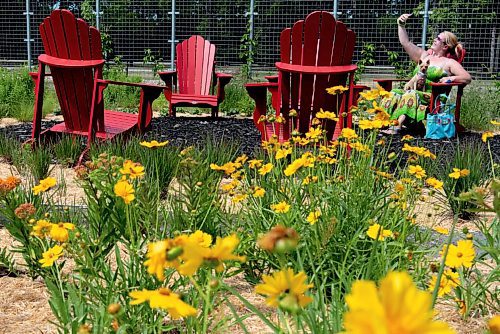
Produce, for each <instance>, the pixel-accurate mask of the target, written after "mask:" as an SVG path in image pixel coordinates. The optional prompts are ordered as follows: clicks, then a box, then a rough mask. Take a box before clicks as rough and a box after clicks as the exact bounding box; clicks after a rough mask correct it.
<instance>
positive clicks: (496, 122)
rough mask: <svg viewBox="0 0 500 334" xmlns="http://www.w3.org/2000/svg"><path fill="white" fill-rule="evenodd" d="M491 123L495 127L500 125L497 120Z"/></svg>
mask: <svg viewBox="0 0 500 334" xmlns="http://www.w3.org/2000/svg"><path fill="white" fill-rule="evenodd" d="M490 123H491V124H493V125H500V122H499V121H495V120H491V121H490Z"/></svg>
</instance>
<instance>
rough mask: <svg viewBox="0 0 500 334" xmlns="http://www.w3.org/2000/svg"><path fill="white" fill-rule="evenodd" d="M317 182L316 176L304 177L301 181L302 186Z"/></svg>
mask: <svg viewBox="0 0 500 334" xmlns="http://www.w3.org/2000/svg"><path fill="white" fill-rule="evenodd" d="M316 182H318V177H317V176H310V175H308V176H306V177H305V178H304V179H303V180H302V184H303V185H306V184H309V183H316Z"/></svg>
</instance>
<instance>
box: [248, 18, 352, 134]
mask: <svg viewBox="0 0 500 334" xmlns="http://www.w3.org/2000/svg"><path fill="white" fill-rule="evenodd" d="M355 40H356V35H355V33H354V32H353V31H352V30H349V29H347V28H346V26H345V24H344V23H342V22H340V21H336V20H335V18H334V17H333V15H332V14H330V13H328V12H323V11H317V12H312V13H310V14H309V15H308V16H307V17H306V19H305V20H300V21H297V22H296V23H295V24H294V25H293V27H292V28H287V29H285V30H283V31H282V32H281V36H280V50H281V60H280V61H279V62H276V68H277V69H278V76H271V77H266V79H267V80H268V81H269V82H266V83H251V84H247V85H245V86H246V89H247V91H248V94H249V95H250V97H252V98H253V99H254V100H255V109H254V114H253V119H254V123H255V125H256V126H257V128H258V129H259V131H260V132H261V134H262V140H269V138H270V137H271V136H273V135H276V136H278V139H279V140H280V141H286V140H288V139H289V138H290V134H291V132H292V131H294V130H298V131H299V132H301V133H306V132H307V131H308V130H309V127H310V123H311V120H312V118H313V117H314V116H315V114H316V112H318V111H319V110H320V108H323V109H324V110H328V111H333V112H338V114H339V121H338V122H334V121H328V122H327V123H326V125H325V130H326V131H327V138H328V139H332V138H333V137H334V133H336V134H338V133H339V131H340V130H341V129H342V128H343V127H344V126H345V125H347V126H348V127H351V125H352V119H351V114H350V113H347V111H348V110H349V108H350V107H351V106H352V103H353V88H354V81H353V80H354V72H355V71H356V69H357V66H356V65H353V64H351V62H352V56H353V52H354V44H355ZM346 82H348V85H349V90H348V91H347V92H345V93H344V94H341V95H336V96H333V95H330V94H327V93H326V88H329V87H332V86H338V85H342V86H344V85H346ZM266 90H269V91H270V92H271V94H272V105H273V107H274V109H275V110H276V115H281V116H282V117H283V118H284V119H285V123H282V124H281V123H270V122H262V121H259V120H260V119H261V116H265V115H266V113H267V107H266V105H267V97H266ZM338 99H340V100H338ZM337 102H339V103H337ZM338 105H339V106H340V110H338V111H337V110H336V109H337V106H338ZM291 109H295V110H296V111H297V114H298V115H297V117H293V118H291V117H290V115H289V112H290V110H291ZM344 113H345V114H344ZM345 115H347V117H345ZM346 120H347V122H345V121H346ZM344 123H347V124H344Z"/></svg>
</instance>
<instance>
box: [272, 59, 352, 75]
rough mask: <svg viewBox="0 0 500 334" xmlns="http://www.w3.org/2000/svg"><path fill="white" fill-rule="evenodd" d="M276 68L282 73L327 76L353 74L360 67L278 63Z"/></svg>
mask: <svg viewBox="0 0 500 334" xmlns="http://www.w3.org/2000/svg"><path fill="white" fill-rule="evenodd" d="M276 68H278V70H280V71H284V72H291V73H305V74H317V75H322V74H323V75H327V74H344V73H352V72H354V71H356V70H357V69H358V66H357V65H354V64H351V65H341V66H306V65H294V64H287V63H282V62H276Z"/></svg>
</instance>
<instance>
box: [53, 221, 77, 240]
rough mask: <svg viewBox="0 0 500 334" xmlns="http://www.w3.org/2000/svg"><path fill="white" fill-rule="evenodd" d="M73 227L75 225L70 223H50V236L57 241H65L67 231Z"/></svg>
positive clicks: (67, 235) (67, 236)
mask: <svg viewBox="0 0 500 334" xmlns="http://www.w3.org/2000/svg"><path fill="white" fill-rule="evenodd" d="M74 229H75V225H74V224H71V223H59V224H52V228H51V229H50V237H51V238H52V239H53V240H55V241H59V242H66V241H68V239H69V232H68V231H72V230H74Z"/></svg>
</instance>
